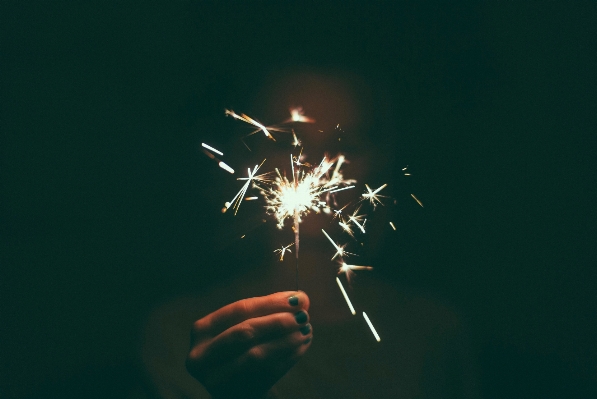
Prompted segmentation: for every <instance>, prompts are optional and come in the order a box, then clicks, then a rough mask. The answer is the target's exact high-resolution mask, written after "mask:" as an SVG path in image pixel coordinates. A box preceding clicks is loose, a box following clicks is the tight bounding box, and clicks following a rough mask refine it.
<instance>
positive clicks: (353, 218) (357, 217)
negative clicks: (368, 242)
mask: <svg viewBox="0 0 597 399" xmlns="http://www.w3.org/2000/svg"><path fill="white" fill-rule="evenodd" d="M360 209H361V207H358V208H357V209H356V210H355V211H354V212H353V214H352V215H351V216H349V217H348V219H349V220H350V221H351V222H353V223H354V224H355V226H357V227H358V228H359V229H360V230H361V232H362V233H363V234H365V223H366V222H367V219H365V221H364V222H363V224H361V223H359V222H360V221H361V220H362V219H363V218H364V217H365V216H367V215H359V214H358V213H359V210H360Z"/></svg>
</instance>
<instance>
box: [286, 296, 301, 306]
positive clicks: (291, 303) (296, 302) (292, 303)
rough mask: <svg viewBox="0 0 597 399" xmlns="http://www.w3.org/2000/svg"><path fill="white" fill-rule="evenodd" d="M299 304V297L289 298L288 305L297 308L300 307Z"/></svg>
mask: <svg viewBox="0 0 597 399" xmlns="http://www.w3.org/2000/svg"><path fill="white" fill-rule="evenodd" d="M298 302H299V301H298V297H297V296H291V297H290V298H288V303H289V304H290V305H291V306H296V305H298Z"/></svg>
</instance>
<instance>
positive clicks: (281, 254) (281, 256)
mask: <svg viewBox="0 0 597 399" xmlns="http://www.w3.org/2000/svg"><path fill="white" fill-rule="evenodd" d="M293 245H294V243H290V244H288V245H286V246H282V248H278V249H276V250H274V253H277V254H280V262H282V261H283V260H284V254H285V253H286V251H288V252H290V253H292V251H291V250H290V249H289V248H290V247H291V246H293Z"/></svg>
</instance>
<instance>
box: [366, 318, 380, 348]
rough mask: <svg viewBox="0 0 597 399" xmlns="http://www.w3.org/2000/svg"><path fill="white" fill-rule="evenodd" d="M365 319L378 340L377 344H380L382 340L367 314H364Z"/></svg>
mask: <svg viewBox="0 0 597 399" xmlns="http://www.w3.org/2000/svg"><path fill="white" fill-rule="evenodd" d="M363 317H364V318H365V321H366V322H367V324H369V328H370V329H371V332H372V333H373V336H374V337H375V339H376V340H377V342H380V341H381V338H379V335H378V334H377V331H375V327H373V324H371V320H369V317H368V316H367V313H365V312H363Z"/></svg>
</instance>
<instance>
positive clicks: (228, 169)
mask: <svg viewBox="0 0 597 399" xmlns="http://www.w3.org/2000/svg"><path fill="white" fill-rule="evenodd" d="M204 145H205V144H204ZM210 148H211V147H210ZM212 149H213V150H215V151H217V152H218V153H219V154H222V153H221V152H220V151H218V150H216V149H215V148H212ZM203 152H204V153H205V155H207V156H208V157H209V158H210V159H213V160H214V161H216V162H217V163H218V166H219V167H220V168H222V169H224V170H225V171H226V172H230V173H232V174H234V169H232V168H231V167H230V166H228V165H227V164H226V163H225V162H224V161H220V160H219V159H218V158H216V156H215V155H214V154H212V153H211V152H209V151H207V150H203ZM222 155H224V154H222Z"/></svg>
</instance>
